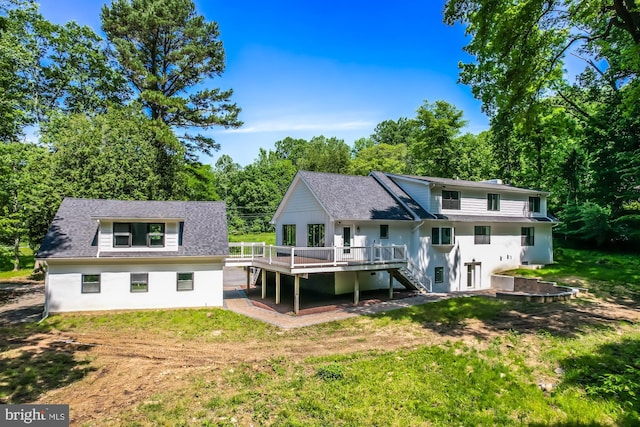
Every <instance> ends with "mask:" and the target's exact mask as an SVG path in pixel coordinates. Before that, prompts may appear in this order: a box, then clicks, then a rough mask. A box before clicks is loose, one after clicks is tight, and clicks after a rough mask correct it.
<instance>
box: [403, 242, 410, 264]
mask: <svg viewBox="0 0 640 427" xmlns="http://www.w3.org/2000/svg"><path fill="white" fill-rule="evenodd" d="M402 246H404V256H403V257H402V260H403V261H406V260H408V259H409V255H408V254H407V244H406V243H405V244H404V245H402Z"/></svg>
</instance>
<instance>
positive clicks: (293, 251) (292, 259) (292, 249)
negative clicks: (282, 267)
mask: <svg viewBox="0 0 640 427" xmlns="http://www.w3.org/2000/svg"><path fill="white" fill-rule="evenodd" d="M295 250H296V248H294V247H291V268H293V266H294V256H295Z"/></svg>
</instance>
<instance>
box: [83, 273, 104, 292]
mask: <svg viewBox="0 0 640 427" xmlns="http://www.w3.org/2000/svg"><path fill="white" fill-rule="evenodd" d="M81 291H82V293H83V294H99V293H100V275H99V274H83V275H82V289H81Z"/></svg>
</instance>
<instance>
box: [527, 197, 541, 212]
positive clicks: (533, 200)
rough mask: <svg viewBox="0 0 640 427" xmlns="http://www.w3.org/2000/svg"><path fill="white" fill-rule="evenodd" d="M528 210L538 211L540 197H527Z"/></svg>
mask: <svg viewBox="0 0 640 427" xmlns="http://www.w3.org/2000/svg"><path fill="white" fill-rule="evenodd" d="M529 212H540V197H529Z"/></svg>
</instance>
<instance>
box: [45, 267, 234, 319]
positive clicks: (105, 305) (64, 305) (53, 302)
mask: <svg viewBox="0 0 640 427" xmlns="http://www.w3.org/2000/svg"><path fill="white" fill-rule="evenodd" d="M132 272H133V273H148V274H149V276H148V277H149V279H148V284H149V286H148V292H133V293H132V292H131V291H130V285H131V282H130V277H131V273H132ZM177 272H181V273H182V272H184V273H189V272H193V273H194V274H193V288H194V289H193V291H177ZM83 274H100V293H86V294H83V293H82V292H81V289H82V275H83ZM46 288H47V304H48V308H49V311H50V312H65V311H88V310H119V309H148V308H177V307H205V306H222V264H221V263H213V262H212V263H209V264H205V263H194V264H187V263H171V262H169V263H164V264H151V263H150V264H126V265H118V264H107V265H104V264H95V265H86V264H83V265H80V264H77V265H73V264H56V263H55V262H54V263H51V261H49V266H48V272H47V278H46Z"/></svg>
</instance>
